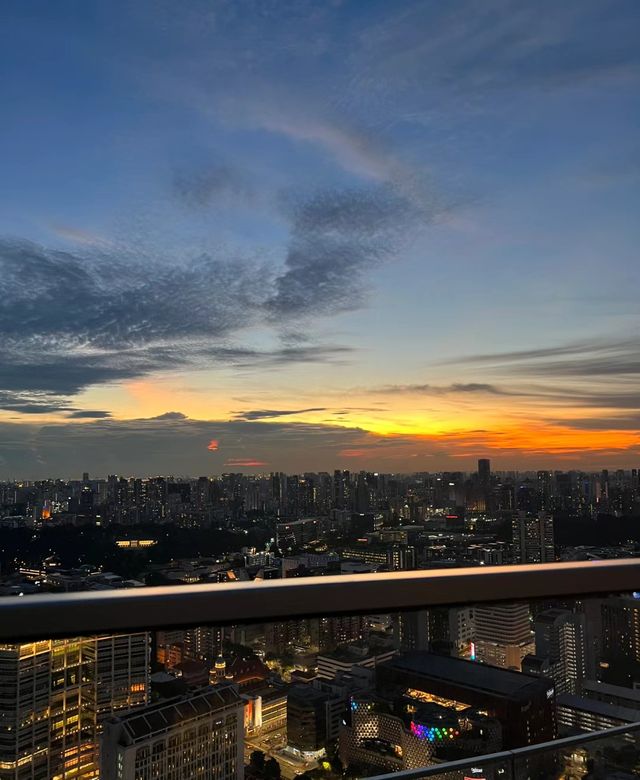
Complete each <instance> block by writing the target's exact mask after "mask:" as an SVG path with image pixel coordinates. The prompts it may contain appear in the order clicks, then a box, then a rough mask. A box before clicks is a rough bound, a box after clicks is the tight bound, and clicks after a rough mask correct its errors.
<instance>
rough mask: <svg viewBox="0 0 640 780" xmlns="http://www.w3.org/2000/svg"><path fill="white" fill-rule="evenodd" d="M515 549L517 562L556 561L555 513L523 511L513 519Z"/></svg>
mask: <svg viewBox="0 0 640 780" xmlns="http://www.w3.org/2000/svg"><path fill="white" fill-rule="evenodd" d="M512 530H513V551H514V559H515V561H516V562H517V563H551V562H553V561H555V558H556V553H555V543H554V535H553V515H550V514H549V513H548V512H538V514H537V515H531V514H529V513H528V512H525V511H521V512H518V514H517V515H516V516H515V517H514V519H513V525H512Z"/></svg>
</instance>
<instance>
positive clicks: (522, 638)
mask: <svg viewBox="0 0 640 780" xmlns="http://www.w3.org/2000/svg"><path fill="white" fill-rule="evenodd" d="M533 651H534V644H533V637H532V634H531V623H530V620H529V606H528V605H527V604H496V605H494V606H481V607H476V609H475V654H476V659H477V660H478V661H481V662H482V663H485V664H491V665H492V666H500V667H502V668H503V669H517V670H519V669H520V667H521V663H522V659H523V658H524V657H525V655H528V654H529V653H533Z"/></svg>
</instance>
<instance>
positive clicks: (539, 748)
mask: <svg viewBox="0 0 640 780" xmlns="http://www.w3.org/2000/svg"><path fill="white" fill-rule="evenodd" d="M639 733H640V721H638V722H636V723H628V724H625V725H624V726H615V727H614V728H611V729H604V730H602V731H588V732H586V733H584V734H576V735H575V736H571V737H562V738H560V739H554V740H551V741H549V742H540V743H538V744H537V745H527V747H522V748H514V749H513V750H503V751H502V752H500V753H488V754H487V755H484V756H473V757H471V758H463V759H460V760H459V761H445V762H444V763H442V764H433V765H429V766H425V767H419V768H418V769H405V770H402V771H400V772H391V773H389V774H384V775H375V776H374V777H370V778H369V780H422V778H423V777H438V776H439V775H442V774H444V773H448V772H456V771H462V770H464V769H471V768H472V767H477V766H478V767H481V766H482V765H483V764H484V765H487V764H489V765H493V766H495V765H496V764H504V765H505V766H508V767H510V768H511V769H512V771H513V772H515V768H516V766H517V765H516V761H518V759H520V760H525V759H527V758H530V757H531V756H537V755H540V754H542V753H548V752H550V751H557V750H563V749H565V748H572V747H578V746H581V745H586V744H589V743H590V742H597V741H598V740H601V739H612V738H614V737H620V736H626V735H628V734H639ZM511 776H512V777H513V778H514V780H516V775H515V773H514V774H512V775H511Z"/></svg>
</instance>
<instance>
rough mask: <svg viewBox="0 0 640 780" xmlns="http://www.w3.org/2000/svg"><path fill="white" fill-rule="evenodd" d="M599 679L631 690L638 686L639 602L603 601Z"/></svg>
mask: <svg viewBox="0 0 640 780" xmlns="http://www.w3.org/2000/svg"><path fill="white" fill-rule="evenodd" d="M600 677H601V679H602V680H603V681H604V682H608V683H613V684H614V685H625V686H628V687H630V688H632V687H635V686H636V685H637V684H638V683H640V600H639V599H635V598H628V597H620V598H608V599H604V600H603V602H602V660H601V662H600Z"/></svg>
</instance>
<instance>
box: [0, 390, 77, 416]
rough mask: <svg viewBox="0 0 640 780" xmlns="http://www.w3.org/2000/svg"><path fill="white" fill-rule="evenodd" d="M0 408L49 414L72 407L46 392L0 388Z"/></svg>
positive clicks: (23, 412) (69, 409) (22, 412)
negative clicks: (14, 390)
mask: <svg viewBox="0 0 640 780" xmlns="http://www.w3.org/2000/svg"><path fill="white" fill-rule="evenodd" d="M0 409H2V410H4V411H8V412H19V413H20V414H50V413H55V412H67V411H71V410H72V409H73V407H72V406H69V405H68V404H67V403H66V402H65V401H64V400H63V399H60V398H56V397H55V396H51V395H49V394H47V393H37V392H36V393H30V392H27V393H24V392H13V391H11V390H9V391H6V390H1V389H0Z"/></svg>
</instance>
